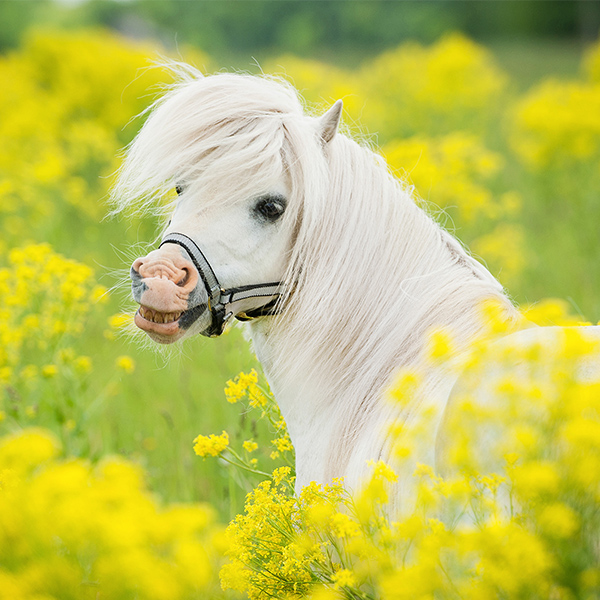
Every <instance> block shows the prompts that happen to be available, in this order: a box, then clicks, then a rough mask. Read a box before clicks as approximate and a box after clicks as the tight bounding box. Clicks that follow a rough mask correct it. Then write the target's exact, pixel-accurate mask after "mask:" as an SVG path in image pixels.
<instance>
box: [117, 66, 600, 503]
mask: <svg viewBox="0 0 600 600" xmlns="http://www.w3.org/2000/svg"><path fill="white" fill-rule="evenodd" d="M178 78H179V79H178V83H177V84H176V85H174V86H173V87H172V88H171V89H170V90H169V91H168V92H167V93H166V94H165V95H164V97H162V98H161V99H160V100H158V101H157V102H156V103H155V104H154V105H153V106H152V107H151V109H150V114H149V117H148V119H147V121H146V123H145V124H144V126H143V127H142V129H141V131H140V133H139V135H138V136H137V138H136V139H135V140H134V142H133V143H132V144H131V146H130V148H129V149H128V152H127V155H126V158H125V161H124V164H123V166H122V169H121V171H120V174H119V178H118V181H117V183H116V185H115V187H114V190H113V199H114V201H115V202H116V204H117V209H118V210H123V209H126V208H130V207H135V206H137V207H141V209H142V210H146V209H151V208H152V207H156V206H160V205H161V204H160V203H161V202H162V206H163V208H164V199H165V198H168V195H169V194H170V193H171V194H172V193H173V190H174V189H176V190H177V193H178V196H177V198H176V199H175V201H174V208H173V210H172V215H171V220H170V221H169V225H168V226H167V227H166V230H165V232H164V236H163V240H164V242H163V245H161V246H160V248H158V249H157V250H154V251H152V252H150V253H149V254H148V255H147V256H145V257H143V258H139V259H137V260H136V261H135V262H134V264H133V266H132V271H131V273H132V279H133V295H134V298H135V300H136V301H137V302H138V303H139V304H140V309H139V311H138V312H137V314H136V317H135V322H136V324H137V325H138V326H139V327H140V328H141V329H143V330H144V331H146V332H147V333H148V334H149V335H150V337H152V338H153V339H154V340H156V341H158V342H160V343H171V342H173V341H175V340H179V339H181V338H184V337H187V336H191V335H194V334H198V333H200V334H205V335H218V334H219V333H220V332H221V331H222V327H223V326H224V323H225V322H227V321H228V320H229V319H230V318H232V317H236V316H237V317H238V318H240V319H249V320H250V322H249V331H250V335H251V338H252V340H253V345H254V350H255V352H256V354H257V356H258V358H259V360H260V361H261V363H262V365H263V368H264V371H265V374H266V376H267V378H268V380H269V383H270V386H271V388H272V390H273V392H274V394H275V397H276V399H277V402H278V404H279V406H280V408H281V411H282V414H283V416H284V417H285V420H286V423H287V425H288V429H289V432H290V436H291V439H292V442H293V444H294V447H295V450H296V462H297V465H296V467H297V486H298V487H302V486H304V485H305V484H307V483H309V482H310V481H313V480H315V481H318V482H327V481H329V480H331V478H333V477H341V476H343V477H345V480H346V483H347V485H348V486H349V487H350V488H353V487H356V486H357V485H358V484H359V482H360V481H361V479H363V478H364V477H365V475H366V474H367V473H368V472H369V471H368V466H367V461H368V460H369V459H373V460H377V459H383V460H389V459H390V440H389V439H388V438H387V437H386V431H387V424H388V423H389V422H390V421H392V420H394V421H396V422H401V423H408V422H411V421H414V420H417V419H419V416H420V414H422V412H423V411H424V410H425V409H426V408H427V407H429V406H432V405H433V406H437V407H438V409H439V414H440V418H441V415H442V414H443V412H444V408H445V407H446V404H447V402H448V398H449V397H450V396H451V390H452V388H453V386H454V384H455V381H456V376H455V375H453V374H452V373H451V371H450V370H449V369H446V368H445V367H444V366H443V365H442V366H439V367H437V368H432V367H430V366H427V365H426V362H427V361H426V359H425V345H426V340H427V336H428V333H429V332H430V331H432V330H434V329H436V328H444V329H445V330H447V331H449V332H451V334H452V336H453V339H454V345H455V348H456V351H457V353H460V352H462V351H464V350H466V349H467V348H468V347H469V345H470V344H471V343H472V340H474V339H475V338H476V337H477V336H478V335H479V333H480V330H481V328H482V321H481V319H480V318H479V311H480V305H481V303H482V301H485V300H493V301H495V302H497V303H498V304H499V305H500V306H501V307H502V310H503V312H504V317H503V318H504V319H505V320H506V321H507V322H514V323H517V321H518V313H517V311H516V310H515V308H514V307H513V305H512V304H511V302H510V301H509V300H508V298H507V297H506V295H505V293H504V291H503V289H502V286H501V285H500V284H499V283H498V281H497V280H496V279H495V278H494V277H493V276H492V275H491V274H490V273H489V272H488V271H487V270H486V268H485V267H483V266H482V265H481V264H480V263H479V262H477V261H476V260H475V259H474V258H472V257H471V256H470V255H469V254H468V253H467V252H466V251H465V250H464V249H463V247H462V246H461V245H460V243H458V242H457V240H456V239H454V238H453V237H452V236H451V235H450V234H449V233H448V232H446V231H445V230H444V229H442V228H441V227H440V226H439V225H438V224H437V223H436V222H435V221H434V220H433V219H432V218H431V217H430V216H429V215H428V214H426V212H424V211H423V210H422V209H421V208H419V207H418V206H417V204H415V202H414V201H413V198H412V197H411V193H410V191H409V190H407V189H406V187H405V186H404V185H403V184H402V183H401V182H400V181H399V180H398V179H397V178H395V177H394V176H393V175H392V174H391V173H390V172H389V170H388V168H387V166H386V164H385V162H384V160H383V159H382V158H381V156H379V155H377V154H376V153H374V152H372V151H371V150H369V149H368V148H366V147H364V146H361V145H359V144H358V143H356V142H355V141H353V140H352V139H350V138H349V137H347V136H345V135H343V134H341V133H339V132H337V129H338V122H339V120H340V114H341V102H340V101H338V102H337V103H335V104H334V105H333V106H332V107H331V109H330V110H329V111H327V112H326V113H325V114H324V115H322V116H320V117H311V116H307V115H306V114H305V112H304V110H303V107H302V104H301V101H300V100H299V98H298V95H297V92H296V91H295V90H294V89H293V88H292V87H291V86H289V85H287V84H285V83H282V82H279V81H275V80H273V79H270V78H267V77H255V76H249V75H238V74H217V75H212V76H207V77H204V76H202V75H201V74H200V73H197V72H195V71H194V70H192V69H190V68H187V67H179V68H178ZM595 329H596V331H595V333H596V335H599V336H600V333H599V332H598V328H595ZM531 331H534V332H535V331H538V330H526V331H525V332H524V333H521V334H517V335H524V336H529V337H531V336H532V335H542V334H536V333H534V334H532V333H531ZM539 331H542V330H539ZM401 367H404V368H414V369H417V370H422V369H426V370H427V378H426V382H425V385H424V387H423V389H422V390H421V391H420V394H419V396H418V397H416V398H415V399H414V400H413V401H412V402H411V403H409V404H407V405H405V406H402V407H399V406H393V405H392V404H390V403H388V402H385V401H384V400H383V399H382V398H383V396H384V393H385V390H386V388H387V387H388V386H389V385H390V382H391V381H392V378H393V376H394V373H396V372H397V370H398V369H399V368H401ZM437 429H438V421H436V423H434V424H433V426H432V428H431V431H430V434H429V435H428V436H427V439H425V440H423V445H422V449H421V451H420V452H417V453H415V455H414V460H413V464H412V465H408V466H407V467H406V469H405V471H404V472H403V474H402V477H401V480H400V488H401V490H402V491H403V492H404V493H403V494H402V495H403V496H404V497H406V495H408V494H409V493H410V492H409V491H408V490H409V489H410V486H409V485H408V480H409V479H410V474H411V468H412V466H414V463H415V462H425V463H428V464H435V462H436V458H437V457H436V455H435V447H436V440H437V439H438V438H439V435H440V434H439V432H438V430H437ZM438 447H439V444H438ZM403 479H404V480H403Z"/></svg>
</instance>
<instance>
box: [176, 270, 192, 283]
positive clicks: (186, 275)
mask: <svg viewBox="0 0 600 600" xmlns="http://www.w3.org/2000/svg"><path fill="white" fill-rule="evenodd" d="M181 270H182V271H183V277H182V278H181V279H180V280H179V281H178V282H177V285H178V286H179V287H184V286H185V284H186V283H187V282H188V280H189V278H190V270H189V269H186V268H185V267H184V268H183V269H181Z"/></svg>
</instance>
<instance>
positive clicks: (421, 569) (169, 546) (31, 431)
mask: <svg viewBox="0 0 600 600" xmlns="http://www.w3.org/2000/svg"><path fill="white" fill-rule="evenodd" d="M164 54H165V51H164V49H162V48H160V47H159V46H157V45H156V44H154V43H151V42H148V43H144V44H142V43H139V42H137V43H133V42H131V41H128V40H126V39H123V38H120V37H118V36H116V35H114V34H110V33H107V32H103V31H85V32H71V33H64V32H35V33H32V34H31V35H29V36H28V37H27V38H26V40H25V41H24V43H23V45H22V47H21V48H20V49H19V50H17V51H14V52H12V53H10V54H6V55H4V56H0V80H2V82H3V86H2V89H1V90H0V140H1V141H2V144H0V220H1V223H2V226H1V227H2V229H1V231H2V235H1V236H0V436H1V437H0V557H1V558H0V599H3V598H6V599H11V600H16V599H20V598H23V599H34V598H35V599H38V600H41V599H50V598H88V597H89V598H107V599H113V598H114V599H118V598H140V599H146V598H148V599H155V598H156V599H161V598H165V599H166V598H169V599H176V598H213V597H214V598H221V597H238V596H239V594H240V593H245V594H247V595H249V596H250V598H257V599H263V598H273V597H275V598H284V597H290V598H291V597H308V596H310V597H313V598H315V599H317V598H319V599H323V600H324V599H328V598H357V599H358V598H386V599H387V598H389V599H395V598H398V599H400V598H433V597H434V596H435V597H442V598H454V597H456V598H490V597H502V598H511V599H512V598H537V597H539V598H548V597H552V598H561V599H562V598H564V599H569V600H570V599H571V598H582V599H583V598H586V599H588V598H589V599H592V598H599V597H600V567H599V561H598V541H597V538H596V537H595V536H594V532H597V531H598V529H599V526H600V523H599V522H598V519H599V517H598V511H597V506H598V502H599V500H600V489H599V488H598V474H599V473H600V390H599V389H598V385H597V384H593V383H589V382H581V381H579V380H577V379H575V378H574V377H571V376H570V375H569V374H570V373H573V372H576V370H577V365H578V364H579V362H580V361H583V360H586V359H588V358H589V357H590V356H592V355H594V356H595V355H596V354H595V353H597V352H598V348H597V347H596V346H595V345H594V344H591V343H590V342H588V341H587V340H586V339H585V338H582V337H580V336H576V335H575V336H570V337H569V336H567V337H566V338H565V339H561V340H557V342H556V344H555V349H554V354H553V355H552V357H551V360H550V362H549V363H547V367H548V364H549V365H550V366H549V367H548V368H546V369H545V370H544V373H545V374H544V375H540V374H539V373H537V372H533V374H532V377H531V379H530V380H527V381H526V382H525V383H523V382H516V381H515V380H514V379H510V378H508V379H507V380H505V381H500V382H492V383H490V385H492V384H493V385H494V386H496V387H495V388H494V389H496V390H500V391H501V392H502V394H503V398H504V399H505V401H504V403H503V404H502V407H503V408H502V410H497V411H496V412H493V411H492V412H491V413H487V414H480V413H478V412H477V411H476V410H474V411H472V412H471V413H468V411H467V413H468V414H469V418H468V419H464V420H463V421H461V423H460V424H457V425H456V428H457V431H459V432H461V431H466V432H471V431H473V430H474V429H477V428H481V427H487V426H491V424H492V423H496V424H497V423H503V424H505V425H506V429H507V430H510V436H509V438H507V439H505V440H504V442H502V443H499V445H498V448H496V449H495V451H496V452H497V454H498V460H501V461H504V463H505V470H504V472H503V474H498V473H489V472H488V471H486V467H485V465H482V464H477V463H476V462H473V461H472V460H471V459H470V458H469V457H471V458H472V457H473V453H472V452H470V451H469V450H470V448H471V446H472V445H473V444H474V443H476V439H475V438H471V437H470V436H469V435H464V436H462V437H461V435H458V436H457V439H458V440H460V443H458V445H457V447H456V448H455V449H454V450H455V451H454V452H453V453H452V461H453V462H454V464H455V466H456V465H458V466H459V467H460V468H459V471H460V472H461V477H460V478H442V477H441V476H440V475H439V474H434V473H433V472H432V471H431V470H430V469H428V468H427V466H423V467H422V468H420V470H419V472H418V473H417V474H416V476H417V478H418V481H419V486H418V489H419V507H420V509H419V511H418V512H417V513H415V514H414V515H411V516H410V517H408V518H406V519H404V520H402V521H400V522H394V521H390V519H389V517H388V515H387V513H386V510H385V508H386V505H387V502H388V498H387V492H386V485H387V484H386V482H389V481H393V480H394V478H395V474H394V473H393V471H392V470H391V469H390V468H389V467H388V466H386V465H384V464H377V465H374V466H373V479H372V480H371V482H370V483H369V485H367V486H366V488H365V490H364V491H363V493H362V494H361V495H359V496H358V497H356V498H350V497H349V496H348V495H347V493H346V492H345V491H344V490H343V486H342V485H341V483H339V482H334V483H333V484H332V485H331V486H329V487H325V488H322V487H318V486H309V487H308V488H307V489H306V490H305V491H304V492H303V494H302V495H301V496H300V497H296V496H294V494H293V492H292V491H291V490H292V485H293V483H292V482H293V448H292V446H291V443H290V440H289V437H288V435H287V433H286V429H285V423H284V422H283V421H282V419H281V417H280V415H279V413H278V411H277V408H276V406H275V404H274V402H273V399H272V398H271V396H270V394H269V391H268V389H267V387H266V384H264V383H263V382H262V380H261V378H260V376H259V374H257V372H256V370H253V369H259V367H258V365H257V364H256V360H255V359H254V357H253V356H252V355H251V354H250V352H249V350H248V349H247V346H246V344H245V342H244V341H243V339H242V336H241V334H240V332H239V331H238V330H232V331H230V332H229V333H227V334H226V335H224V336H223V337H222V338H221V339H219V340H210V341H206V340H195V341H192V342H190V343H188V344H186V345H185V346H184V347H183V348H181V349H177V350H175V351H173V350H171V351H170V353H169V354H163V353H158V352H157V351H156V349H154V348H152V347H149V345H148V344H147V343H146V342H145V341H144V340H143V339H139V338H132V337H131V336H130V335H129V332H130V331H131V312H132V306H131V303H130V302H129V300H128V297H127V284H126V276H127V269H128V263H129V261H130V259H131V258H132V257H133V256H135V255H136V254H137V253H138V251H139V252H143V251H144V250H145V249H146V248H147V245H146V244H150V243H152V240H154V238H155V235H156V222H154V221H153V219H152V218H150V217H149V218H141V217H132V218H131V219H129V220H125V219H121V220H114V219H113V220H110V219H105V218H104V217H105V215H106V213H107V212H108V208H107V206H106V204H105V199H106V194H107V191H108V189H109V187H110V183H111V176H112V173H113V172H114V171H115V169H116V168H117V166H118V164H119V151H120V149H121V148H122V147H123V146H124V145H126V144H127V143H128V142H129V141H130V140H131V139H132V137H133V135H134V134H135V132H136V130H137V129H138V128H139V126H140V124H141V120H140V119H139V118H138V119H134V118H133V117H134V116H135V115H137V114H138V113H139V112H140V111H142V110H143V109H144V107H146V106H147V105H148V104H149V103H150V102H151V101H152V99H153V98H155V97H156V94H157V93H160V84H163V83H168V82H169V75H168V73H167V72H166V71H165V70H163V69H161V68H158V67H155V68H148V65H149V59H153V58H156V57H157V56H158V55H164ZM184 59H185V60H189V61H191V62H193V63H195V64H196V65H197V66H199V67H201V68H202V69H204V70H207V71H214V70H217V69H219V68H220V67H221V65H219V64H216V63H215V62H214V61H213V59H211V57H209V56H207V55H205V54H204V53H203V52H201V51H199V50H191V49H190V50H186V51H185V52H184ZM263 69H264V71H266V72H271V73H279V74H281V75H283V76H285V77H288V78H290V79H291V80H292V81H293V82H294V83H295V85H296V86H297V87H298V88H299V89H300V90H301V91H302V93H303V95H304V96H305V98H306V100H307V102H308V103H309V105H310V106H311V107H313V108H314V109H315V110H320V109H322V108H323V107H324V106H326V105H328V104H329V103H330V102H331V101H333V100H336V99H337V98H340V97H341V98H343V99H344V103H345V123H346V128H347V130H349V131H350V132H352V133H353V134H354V135H357V136H359V137H360V138H362V139H364V140H365V141H366V142H369V143H376V144H377V145H378V146H379V147H380V148H381V152H382V153H383V154H384V155H385V156H386V158H387V159H388V161H389V163H390V164H391V166H392V168H393V169H394V170H396V172H397V173H398V175H399V176H400V177H404V178H407V179H408V180H409V181H410V182H411V183H412V184H413V185H414V186H415V188H416V190H417V193H418V195H419V197H420V198H422V200H421V201H422V203H423V205H424V206H425V207H427V209H428V210H430V211H431V212H432V213H434V214H436V215H437V217H438V218H439V219H440V221H441V222H443V223H444V224H445V225H446V227H448V228H450V229H452V230H453V231H455V232H456V235H457V236H458V237H459V238H460V239H461V240H462V241H463V242H465V243H466V244H467V245H468V246H469V247H470V248H471V249H472V251H473V252H474V253H475V254H476V255H477V256H479V257H481V258H482V259H483V260H484V261H485V262H486V264H487V265H488V266H489V268H490V269H491V270H492V272H493V273H494V274H496V275H497V276H498V277H499V279H500V281H502V283H503V284H505V285H506V286H507V288H508V289H509V291H510V292H511V294H512V295H513V297H514V298H515V300H516V301H517V302H519V303H520V304H522V305H523V306H525V305H529V304H531V303H533V302H536V301H539V300H540V299H542V298H544V297H552V298H558V299H559V300H547V301H542V302H540V304H538V305H537V306H535V307H533V308H527V309H526V312H527V316H528V317H529V318H531V319H532V320H534V321H537V322H540V323H543V324H553V323H564V322H568V323H576V322H583V321H591V322H597V321H598V319H600V280H599V275H598V274H599V273H600V271H599V265H600V244H599V243H598V241H599V236H598V223H599V222H600V200H599V197H598V190H600V45H599V46H596V47H592V48H590V49H589V50H588V52H587V53H586V54H585V56H583V57H582V59H581V66H580V70H579V72H576V73H573V75H572V78H571V79H570V80H568V81H567V80H559V79H546V80H542V81H534V82H531V84H530V86H528V88H527V89H526V90H525V91H519V89H518V86H517V85H516V84H515V82H514V81H512V79H511V75H510V73H507V72H504V71H503V70H502V69H501V68H500V66H499V64H498V63H497V62H496V60H495V59H494V56H493V55H492V54H491V53H490V52H489V51H488V50H486V49H485V48H484V47H482V46H480V45H478V44H475V43H474V42H472V41H470V40H468V39H466V38H464V37H463V36H461V35H459V34H451V35H448V36H446V37H444V38H442V39H440V40H439V41H438V42H437V43H435V44H433V45H432V46H429V47H423V46H420V45H418V44H414V43H406V44H403V45H402V46H400V47H398V48H396V49H392V50H389V51H388V52H385V53H383V54H382V55H380V56H377V57H375V58H373V59H369V60H368V61H366V62H365V63H364V64H362V65H359V66H357V67H356V68H355V69H353V70H349V69H343V68H339V67H337V66H334V65H332V64H325V63H319V62H315V61H310V60H305V59H300V58H298V57H294V56H281V57H274V58H273V60H272V61H271V62H270V63H269V64H266V65H263ZM375 133H376V134H377V135H376V137H372V136H373V135H374V134H375ZM491 325H492V327H494V326H495V325H494V323H492V324H491ZM442 346H443V347H445V346H444V345H443V344H442ZM517 352H519V351H518V350H517V349H514V348H512V349H511V348H505V349H504V350H503V352H502V353H501V354H500V355H497V354H492V351H491V350H487V349H485V348H482V349H481V351H480V352H479V353H478V357H479V361H473V364H471V365H469V368H472V369H473V370H474V372H476V371H477V369H481V368H482V367H481V365H482V364H485V363H486V362H487V363H489V362H496V363H498V364H507V365H508V364H511V361H514V359H515V353H517ZM541 352H542V349H541V348H540V347H536V346H535V345H534V346H532V347H530V348H528V349H526V353H527V356H526V358H527V359H528V360H531V362H532V363H533V364H534V365H535V364H536V359H538V358H539V356H540V354H541ZM443 353H444V348H441V349H440V348H439V347H438V350H437V351H436V352H433V353H432V360H439V359H440V357H441V356H442V355H443ZM596 358H597V356H596ZM503 361H504V363H503ZM533 371H535V367H533ZM238 373H239V375H238ZM547 373H550V374H551V376H548V375H547ZM410 381H411V380H410V377H409V376H408V375H406V374H405V377H404V379H402V380H399V382H398V385H397V386H396V388H395V390H394V391H393V392H392V393H391V399H390V401H397V402H402V401H403V398H405V397H406V395H407V394H410ZM225 382H227V383H225ZM223 388H225V390H223ZM465 399H466V400H468V390H465ZM525 401H526V402H529V403H530V404H531V407H532V408H531V411H529V412H527V413H526V414H524V415H522V418H521V421H518V422H517V421H515V420H514V418H513V417H514V414H515V413H516V412H517V411H516V407H517V406H519V405H520V404H522V403H523V402H525ZM540 414H544V415H549V416H548V418H547V419H545V418H540ZM221 432H222V433H221ZM404 433H407V432H403V435H404ZM198 434H202V435H198ZM407 435H408V433H407ZM511 436H512V437H511ZM503 444H507V445H508V446H510V448H512V450H511V452H508V451H507V447H508V446H505V445H503ZM406 452H407V449H406V447H405V446H402V447H399V449H398V453H399V456H402V455H403V454H402V453H406ZM507 452H508V453H507ZM475 454H476V453H475ZM470 460H471V462H470ZM249 492H251V493H250V495H249V496H247V497H246V494H248V493H249ZM506 498H510V507H511V510H510V513H509V514H506V511H504V512H503V510H502V507H503V506H504V505H505V504H506ZM244 504H246V507H245V512H244ZM466 516H468V517H469V519H468V520H469V522H471V523H475V524H476V526H475V527H473V526H471V527H463V522H464V521H465V520H466ZM230 520H231V524H230V526H229V528H228V531H227V533H225V526H226V523H227V522H228V521H230ZM222 565H224V566H222ZM219 570H220V572H221V578H220V581H219V577H218V574H219ZM222 588H223V589H222ZM236 590H237V591H236Z"/></svg>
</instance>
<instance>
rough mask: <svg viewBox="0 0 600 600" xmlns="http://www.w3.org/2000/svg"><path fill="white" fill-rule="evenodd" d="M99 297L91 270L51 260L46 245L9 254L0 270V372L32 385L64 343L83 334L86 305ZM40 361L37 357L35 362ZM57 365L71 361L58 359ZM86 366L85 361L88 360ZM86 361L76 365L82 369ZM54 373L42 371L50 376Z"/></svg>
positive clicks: (13, 380) (8, 378)
mask: <svg viewBox="0 0 600 600" xmlns="http://www.w3.org/2000/svg"><path fill="white" fill-rule="evenodd" d="M104 292H105V290H104V288H102V287H100V286H97V285H96V284H95V281H94V278H93V272H92V270H91V269H90V268H89V267H87V266H86V265H83V264H81V263H78V262H76V261H74V260H70V259H66V258H64V257H62V256H61V255H59V254H56V253H55V252H54V251H53V250H52V248H51V247H50V246H49V245H48V244H33V245H29V246H25V247H23V248H14V249H13V250H11V251H10V253H9V255H8V264H7V265H6V266H5V267H2V268H0V306H2V309H1V310H0V372H1V373H2V374H3V376H2V379H3V380H4V381H6V382H8V381H10V382H11V383H13V384H17V382H19V381H24V380H30V379H32V377H33V375H34V373H37V371H38V370H39V368H40V367H41V365H40V364H37V365H36V364H35V363H34V360H35V359H37V360H38V361H40V360H41V361H44V360H48V358H49V357H52V359H54V357H53V356H52V354H53V352H54V351H55V350H56V348H57V347H58V346H59V345H60V343H61V342H63V341H64V339H65V338H67V339H68V338H69V337H71V338H72V337H73V336H77V335H79V334H81V332H82V331H83V327H84V323H85V318H86V316H87V314H88V312H89V311H90V308H91V305H90V301H91V300H92V299H93V298H99V297H100V296H102V294H103V293H104ZM40 355H42V357H40ZM61 357H62V359H63V362H64V361H65V360H66V359H67V360H69V361H74V360H75V358H74V357H73V356H70V355H68V353H67V354H63V355H61ZM88 361H89V359H88ZM88 361H83V362H81V361H79V362H78V363H77V364H79V366H80V367H82V368H84V367H85V365H84V363H85V364H89V363H88ZM55 369H56V366H54V368H52V367H51V366H50V365H48V366H47V367H46V368H45V369H42V370H43V371H44V373H45V375H46V376H51V375H52V374H53V373H54V371H55Z"/></svg>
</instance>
